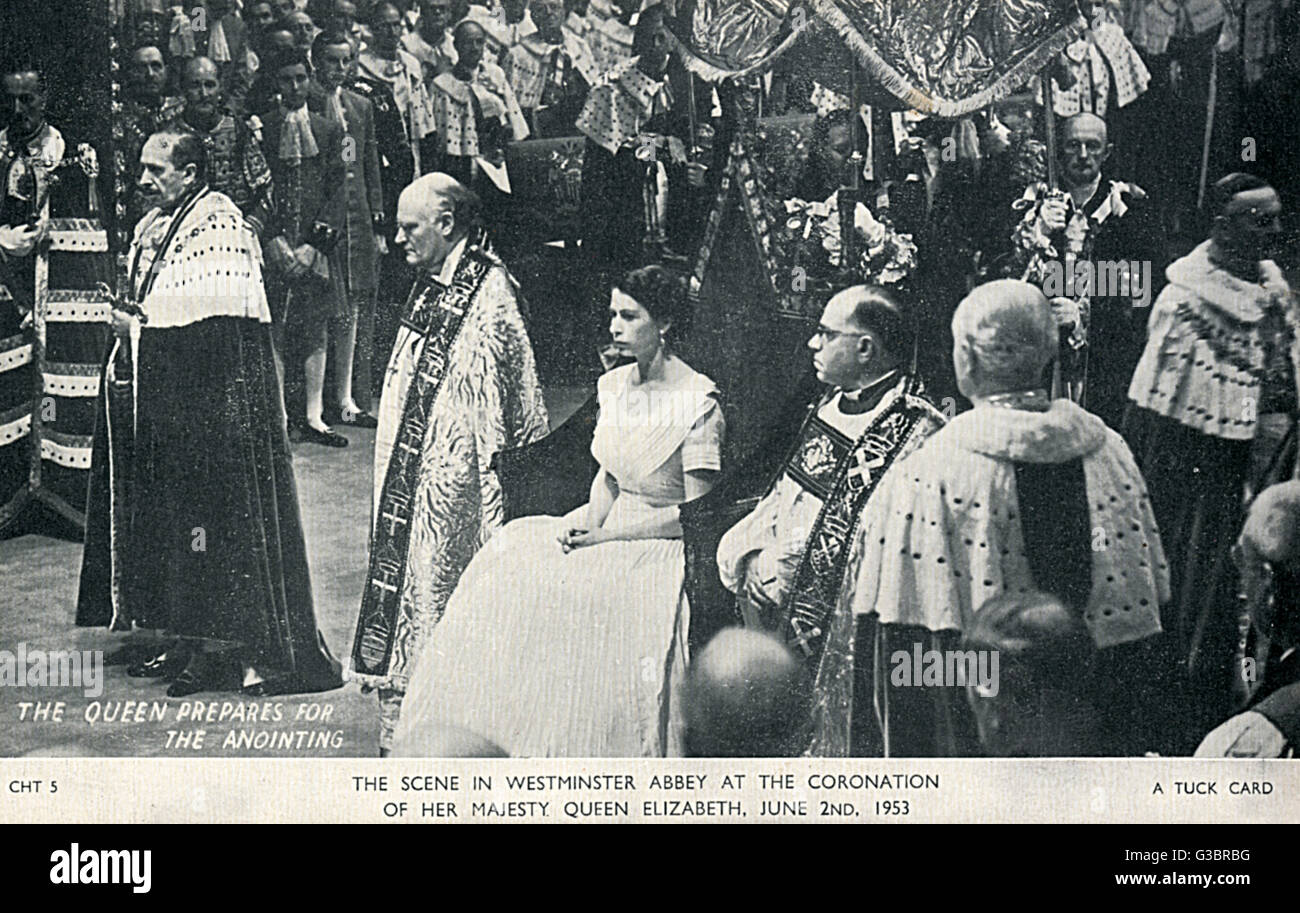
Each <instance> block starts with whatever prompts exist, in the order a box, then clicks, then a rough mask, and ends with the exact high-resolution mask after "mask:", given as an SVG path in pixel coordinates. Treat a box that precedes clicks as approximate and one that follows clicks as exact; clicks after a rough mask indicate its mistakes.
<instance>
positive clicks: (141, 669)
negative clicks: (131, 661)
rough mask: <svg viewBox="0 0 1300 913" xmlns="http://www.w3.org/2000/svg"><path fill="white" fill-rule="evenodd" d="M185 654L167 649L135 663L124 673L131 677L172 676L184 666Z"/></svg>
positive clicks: (165, 677) (164, 677)
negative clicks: (179, 654)
mask: <svg viewBox="0 0 1300 913" xmlns="http://www.w3.org/2000/svg"><path fill="white" fill-rule="evenodd" d="M185 661H186V657H185V656H177V655H176V654H175V653H174V652H173V651H171V650H168V651H166V652H163V653H159V654H158V655H157V656H155V657H154V658H153V659H147V660H145V661H144V662H142V663H136V664H135V665H134V666H131V667H129V668H128V669H127V670H126V674H127V675H129V676H131V678H163V679H170V678H174V677H175V676H176V674H177V673H178V672H180V671H181V670H182V669H184V668H185Z"/></svg>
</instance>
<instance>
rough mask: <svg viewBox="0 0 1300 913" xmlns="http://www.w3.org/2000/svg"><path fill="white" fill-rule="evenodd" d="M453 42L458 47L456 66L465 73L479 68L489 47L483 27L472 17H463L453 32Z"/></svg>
mask: <svg viewBox="0 0 1300 913" xmlns="http://www.w3.org/2000/svg"><path fill="white" fill-rule="evenodd" d="M451 42H452V44H453V45H455V47H456V68H457V69H458V70H460V71H462V72H465V73H472V72H473V71H474V70H476V69H478V65H479V64H480V63H482V62H483V52H484V50H485V49H486V48H487V32H485V31H484V30H483V27H482V26H481V25H479V24H478V23H477V22H475V21H474V20H472V19H463V20H461V21H460V23H459V24H457V26H456V28H455V30H454V31H453V32H452V33H451Z"/></svg>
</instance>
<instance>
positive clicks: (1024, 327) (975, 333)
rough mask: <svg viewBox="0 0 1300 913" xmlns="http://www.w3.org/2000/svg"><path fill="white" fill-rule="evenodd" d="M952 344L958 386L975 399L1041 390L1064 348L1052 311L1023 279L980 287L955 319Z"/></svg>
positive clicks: (962, 304)
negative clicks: (1051, 364) (1044, 376)
mask: <svg viewBox="0 0 1300 913" xmlns="http://www.w3.org/2000/svg"><path fill="white" fill-rule="evenodd" d="M952 339H953V365H954V368H955V369H956V372H957V387H958V389H959V390H961V392H962V395H963V396H966V397H969V398H972V399H973V398H975V397H977V396H992V395H994V394H996V393H1009V392H1013V391H1018V390H1027V389H1033V388H1036V387H1038V386H1040V385H1041V382H1042V374H1043V369H1044V368H1046V367H1047V365H1048V363H1049V362H1051V360H1052V359H1053V358H1054V357H1055V355H1056V352H1057V348H1058V345H1059V342H1058V339H1057V329H1056V319H1055V318H1054V317H1053V316H1052V306H1051V305H1050V304H1048V301H1047V298H1046V297H1045V296H1044V295H1043V293H1042V292H1041V291H1040V290H1039V289H1038V288H1036V287H1035V286H1032V285H1030V284H1029V283H1028V282H1021V281H1019V280H1018V279H998V280H996V281H994V282H987V283H985V284H984V285H980V286H976V288H975V289H974V290H973V291H972V292H971V293H970V294H969V295H967V296H966V297H965V298H963V299H962V302H961V304H959V305H957V311H956V313H954V314H953V316H952Z"/></svg>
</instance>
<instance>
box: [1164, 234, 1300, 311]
mask: <svg viewBox="0 0 1300 913" xmlns="http://www.w3.org/2000/svg"><path fill="white" fill-rule="evenodd" d="M1210 244H1211V242H1210V241H1202V242H1201V243H1200V244H1199V245H1197V247H1196V249H1195V250H1193V251H1192V252H1191V253H1190V254H1188V255H1187V256H1186V257H1183V258H1181V259H1179V260H1175V261H1174V262H1173V263H1171V264H1170V265H1169V267H1168V269H1166V270H1165V275H1166V276H1167V277H1168V278H1169V281H1170V282H1171V283H1172V284H1174V285H1178V286H1181V287H1182V288H1185V289H1187V290H1189V291H1190V292H1192V293H1193V294H1194V295H1195V296H1196V297H1198V298H1201V299H1203V300H1204V301H1207V302H1209V303H1210V304H1212V305H1213V306H1214V307H1216V308H1218V309H1219V310H1221V311H1223V312H1224V313H1225V314H1227V315H1228V316H1229V317H1232V318H1234V319H1236V320H1239V321H1241V322H1242V323H1256V322H1258V321H1259V320H1261V319H1262V318H1263V316H1264V310H1265V308H1266V307H1268V306H1269V305H1270V304H1272V303H1273V302H1275V301H1277V300H1278V299H1279V298H1281V297H1282V296H1285V295H1286V294H1287V292H1288V287H1287V284H1286V279H1285V278H1284V277H1283V276H1282V270H1280V269H1279V268H1278V266H1277V264H1276V263H1274V262H1273V261H1272V260H1264V261H1262V262H1261V263H1260V264H1259V273H1260V282H1258V283H1255V282H1247V281H1246V280H1245V279H1239V278H1237V277H1236V276H1234V275H1232V273H1230V272H1228V271H1227V270H1226V269H1223V268H1222V267H1220V266H1216V265H1215V264H1214V263H1213V262H1211V261H1210Z"/></svg>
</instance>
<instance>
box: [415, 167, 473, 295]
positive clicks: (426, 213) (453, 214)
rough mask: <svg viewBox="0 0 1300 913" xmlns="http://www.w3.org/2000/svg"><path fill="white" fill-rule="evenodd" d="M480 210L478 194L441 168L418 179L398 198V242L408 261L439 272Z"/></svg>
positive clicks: (419, 267)
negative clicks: (439, 170) (443, 171)
mask: <svg viewBox="0 0 1300 913" xmlns="http://www.w3.org/2000/svg"><path fill="white" fill-rule="evenodd" d="M478 210H479V201H478V195H477V194H475V193H474V191H472V190H470V189H469V188H468V187H466V186H465V185H464V184H462V183H461V182H460V181H458V180H456V179H455V178H453V177H451V176H449V175H446V174H443V173H442V172H437V171H435V172H434V173H433V174H426V175H423V176H422V177H418V178H416V179H415V180H414V181H412V182H411V184H410V186H408V187H407V188H406V189H405V190H403V191H402V195H401V196H400V197H398V199H397V236H396V241H397V243H398V244H399V245H400V246H401V247H402V248H403V249H404V250H405V252H406V262H407V263H409V264H410V265H411V266H413V267H415V268H416V269H420V270H424V271H426V272H437V271H438V270H439V269H441V268H442V264H443V262H444V261H445V260H446V259H447V255H448V254H449V253H451V251H452V248H454V247H455V246H456V244H457V243H458V242H459V241H460V239H461V238H463V237H465V235H466V234H468V232H469V229H470V227H471V226H473V225H474V223H475V222H476V221H477V219H478Z"/></svg>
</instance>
